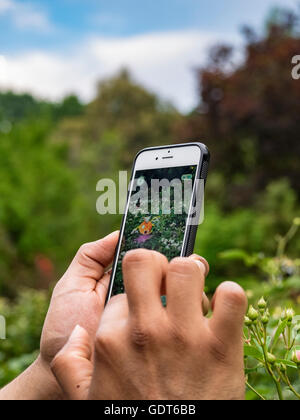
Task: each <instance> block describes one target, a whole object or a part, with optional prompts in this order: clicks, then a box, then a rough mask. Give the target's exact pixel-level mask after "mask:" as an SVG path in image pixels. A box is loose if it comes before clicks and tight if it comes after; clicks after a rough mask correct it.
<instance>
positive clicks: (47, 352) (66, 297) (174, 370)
mask: <svg viewBox="0 0 300 420" xmlns="http://www.w3.org/2000/svg"><path fill="white" fill-rule="evenodd" d="M117 240H118V233H117V232H116V233H114V234H112V235H110V236H108V237H107V238H105V239H103V240H101V241H98V242H95V243H91V244H87V245H84V246H83V247H82V248H81V249H80V250H79V252H78V253H77V255H76V257H75V259H74V260H73V262H72V264H71V266H70V267H69V269H68V270H67V272H66V274H65V275H64V277H63V278H62V279H61V280H60V282H59V283H58V284H57V286H56V288H55V290H54V294H53V298H52V301H51V305H50V309H49V313H48V315H47V318H46V322H45V326H44V330H43V335H42V340H41V355H40V358H39V361H38V364H39V365H42V366H43V368H44V372H47V373H46V375H47V376H48V375H49V376H48V383H50V382H51V383H52V384H53V386H56V387H57V389H56V393H57V394H59V392H61V390H62V391H63V392H64V395H65V396H67V398H69V399H102V400H105V399H108V400H112V399H124V400H126V399H165V400H168V399H171V400H180V399H183V400H185V399H195V400H198V399H242V398H244V395H245V387H244V370H243V342H242V329H243V320H244V314H245V311H246V306H247V300H246V297H245V294H244V292H243V290H242V289H241V288H240V287H239V286H238V285H236V284H234V283H224V284H222V285H221V286H220V287H219V288H218V290H217V292H216V294H215V296H214V298H213V301H212V306H213V311H214V314H213V317H212V318H211V319H207V318H205V316H204V312H203V304H205V303H206V302H205V299H203V290H204V282H205V276H206V274H207V272H208V265H207V263H205V261H204V260H203V259H201V258H200V257H196V256H193V257H191V258H179V259H175V260H174V261H172V262H171V263H168V261H167V260H166V258H165V257H163V256H162V255H160V254H158V253H156V252H151V251H146V250H138V251H132V252H129V253H128V254H127V255H126V257H125V259H124V264H123V278H124V282H125V288H126V292H127V295H121V296H117V297H115V298H113V299H112V300H111V301H110V303H109V304H108V306H107V308H106V309H105V312H104V304H105V298H106V294H107V289H108V285H109V275H108V274H105V267H107V266H108V265H109V264H110V263H111V261H112V259H113V255H114V252H115V248H116V244H117ZM162 292H163V293H164V294H166V296H167V303H168V304H167V308H163V306H162V304H161V298H160V296H161V294H162ZM204 306H205V305H204ZM100 319H101V322H100ZM99 324H100V326H99ZM74 328H75V329H74ZM72 331H73V332H72ZM70 334H71V336H70ZM50 366H51V368H52V372H53V373H54V376H55V377H56V381H54V377H53V375H52V373H51V371H50ZM54 384H55V385H54ZM57 384H59V385H60V386H59V387H58V385H57Z"/></svg>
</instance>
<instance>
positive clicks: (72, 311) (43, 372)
mask: <svg viewBox="0 0 300 420" xmlns="http://www.w3.org/2000/svg"><path fill="white" fill-rule="evenodd" d="M118 236H119V234H118V232H115V233H113V234H111V235H109V236H108V237H106V238H104V239H102V240H100V241H97V242H93V243H90V244H86V245H83V246H82V247H81V248H80V250H79V251H78V253H77V255H76V257H75V258H74V260H73V262H72V264H71V265H70V267H69V269H68V270H67V272H66V274H65V275H64V276H63V278H62V279H61V280H60V281H59V282H58V284H57V286H56V287H55V290H54V293H53V296H52V300H51V304H50V308H49V311H48V315H47V318H46V321H45V324H44V328H43V334H42V340H41V354H40V356H39V357H38V359H37V360H36V362H35V363H34V364H33V365H31V366H30V367H29V368H28V369H27V370H26V371H25V372H24V373H23V374H22V375H21V376H20V377H18V378H17V379H16V380H15V381H13V382H12V383H11V384H9V385H8V386H6V387H5V388H4V389H2V390H1V391H0V399H13V400H15V399H26V400H32V399H49V400H50V399H52V400H53V399H61V398H63V397H64V395H63V393H62V390H61V388H60V386H59V385H58V383H57V381H56V380H55V377H54V376H53V374H52V372H51V369H50V363H51V361H52V359H53V358H54V356H55V355H56V353H57V352H59V351H60V349H61V348H62V347H63V346H64V345H65V343H66V342H67V340H68V337H69V335H70V334H71V332H72V330H73V329H74V326H75V325H77V324H80V325H82V326H83V327H84V328H85V329H86V330H87V331H88V332H89V334H90V336H91V337H94V335H95V333H96V331H97V328H98V325H99V321H100V317H101V315H102V312H103V309H104V304H105V299H106V294H107V289H108V284H109V277H110V276H109V275H108V274H105V268H106V267H107V266H108V265H109V264H110V263H111V262H112V260H113V256H114V253H115V248H116V245H117V241H118Z"/></svg>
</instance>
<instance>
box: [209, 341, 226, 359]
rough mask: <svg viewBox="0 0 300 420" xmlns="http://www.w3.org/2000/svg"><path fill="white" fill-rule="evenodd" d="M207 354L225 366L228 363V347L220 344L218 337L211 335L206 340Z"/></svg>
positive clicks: (222, 343)
mask: <svg viewBox="0 0 300 420" xmlns="http://www.w3.org/2000/svg"><path fill="white" fill-rule="evenodd" d="M208 348H209V353H210V354H211V356H212V357H213V359H214V360H215V361H216V362H219V363H220V364H222V365H223V364H226V365H227V362H228V345H226V344H225V343H224V342H222V341H221V340H220V339H219V338H218V337H216V336H214V335H211V337H210V338H209V340H208Z"/></svg>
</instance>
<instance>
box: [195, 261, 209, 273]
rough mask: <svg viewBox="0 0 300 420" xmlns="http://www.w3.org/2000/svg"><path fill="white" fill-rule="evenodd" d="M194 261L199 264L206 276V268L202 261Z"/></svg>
mask: <svg viewBox="0 0 300 420" xmlns="http://www.w3.org/2000/svg"><path fill="white" fill-rule="evenodd" d="M193 261H194V262H195V263H196V264H197V266H198V267H199V268H200V270H201V271H203V273H204V275H206V267H205V265H204V264H203V262H201V261H200V260H196V259H193Z"/></svg>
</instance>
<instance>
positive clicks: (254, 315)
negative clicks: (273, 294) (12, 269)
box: [248, 305, 258, 321]
mask: <svg viewBox="0 0 300 420" xmlns="http://www.w3.org/2000/svg"><path fill="white" fill-rule="evenodd" d="M248 318H249V319H251V321H256V320H257V318H258V312H257V310H256V309H254V308H253V306H252V305H251V306H250V308H249V311H248Z"/></svg>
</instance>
